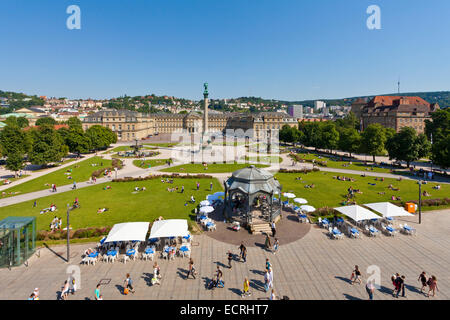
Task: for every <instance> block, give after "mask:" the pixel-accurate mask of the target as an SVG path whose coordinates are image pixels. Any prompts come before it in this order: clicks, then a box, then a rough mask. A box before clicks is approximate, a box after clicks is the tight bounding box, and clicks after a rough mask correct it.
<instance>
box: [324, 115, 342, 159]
mask: <svg viewBox="0 0 450 320" xmlns="http://www.w3.org/2000/svg"><path fill="white" fill-rule="evenodd" d="M320 127H321V129H320V132H321V136H320V141H321V142H320V145H321V148H323V149H329V150H331V152H333V150H336V149H337V147H338V142H339V132H338V131H337V129H336V125H335V124H334V123H333V122H331V121H327V122H323V123H321V124H320Z"/></svg>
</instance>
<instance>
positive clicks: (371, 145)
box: [360, 123, 386, 162]
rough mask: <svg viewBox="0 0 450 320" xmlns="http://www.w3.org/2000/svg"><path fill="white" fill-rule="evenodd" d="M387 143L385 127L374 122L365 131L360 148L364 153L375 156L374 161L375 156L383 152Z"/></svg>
mask: <svg viewBox="0 0 450 320" xmlns="http://www.w3.org/2000/svg"><path fill="white" fill-rule="evenodd" d="M385 143H386V130H385V128H384V127H383V126H382V125H381V124H379V123H374V124H371V125H369V126H368V127H367V128H366V130H364V131H363V133H362V135H361V147H360V150H361V152H362V153H365V154H368V155H371V156H373V162H375V156H377V155H380V154H382V152H383V151H384V144H385Z"/></svg>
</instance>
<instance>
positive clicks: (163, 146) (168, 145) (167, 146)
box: [144, 143, 177, 148]
mask: <svg viewBox="0 0 450 320" xmlns="http://www.w3.org/2000/svg"><path fill="white" fill-rule="evenodd" d="M176 145H177V144H176V143H144V146H152V147H162V148H171V147H174V146H176Z"/></svg>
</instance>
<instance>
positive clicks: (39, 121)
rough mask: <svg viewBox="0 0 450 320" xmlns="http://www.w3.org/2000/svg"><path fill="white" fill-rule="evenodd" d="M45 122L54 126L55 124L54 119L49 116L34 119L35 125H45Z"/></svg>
mask: <svg viewBox="0 0 450 320" xmlns="http://www.w3.org/2000/svg"><path fill="white" fill-rule="evenodd" d="M45 124H49V125H52V126H54V125H55V124H56V120H55V119H53V118H50V117H44V118H39V119H37V121H36V125H37V126H42V125H45Z"/></svg>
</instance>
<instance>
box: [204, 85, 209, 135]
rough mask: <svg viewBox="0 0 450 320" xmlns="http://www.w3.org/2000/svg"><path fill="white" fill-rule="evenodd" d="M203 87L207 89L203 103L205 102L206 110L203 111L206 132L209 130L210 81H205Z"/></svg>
mask: <svg viewBox="0 0 450 320" xmlns="http://www.w3.org/2000/svg"><path fill="white" fill-rule="evenodd" d="M203 87H204V88H205V91H204V92H203V98H204V100H203V103H204V111H203V134H206V133H207V132H208V105H209V99H208V95H209V93H208V83H207V82H205V83H204V84H203Z"/></svg>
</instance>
